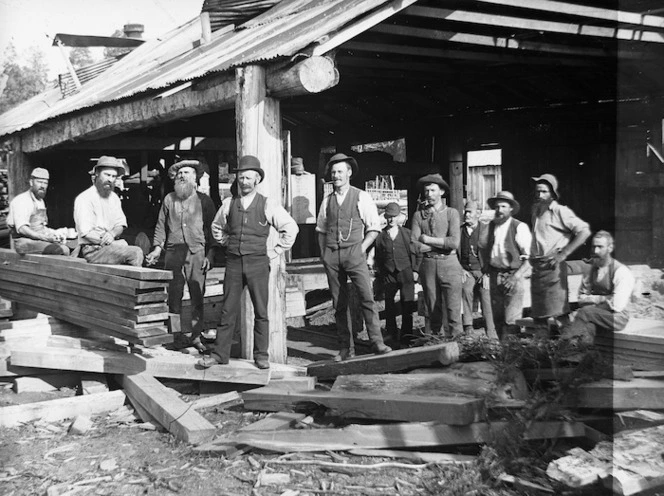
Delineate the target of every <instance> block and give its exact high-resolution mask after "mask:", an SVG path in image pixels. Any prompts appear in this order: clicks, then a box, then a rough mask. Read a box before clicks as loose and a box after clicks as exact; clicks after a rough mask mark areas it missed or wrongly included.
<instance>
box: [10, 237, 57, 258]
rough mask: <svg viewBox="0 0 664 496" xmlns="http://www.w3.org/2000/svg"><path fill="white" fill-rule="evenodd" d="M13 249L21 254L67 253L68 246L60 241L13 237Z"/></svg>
mask: <svg viewBox="0 0 664 496" xmlns="http://www.w3.org/2000/svg"><path fill="white" fill-rule="evenodd" d="M14 250H16V253H20V254H21V255H27V254H37V255H69V252H70V250H69V247H68V246H67V245H65V244H62V243H49V242H48V241H39V240H37V239H30V238H14Z"/></svg>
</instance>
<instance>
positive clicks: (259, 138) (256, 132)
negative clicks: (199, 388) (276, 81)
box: [235, 65, 287, 363]
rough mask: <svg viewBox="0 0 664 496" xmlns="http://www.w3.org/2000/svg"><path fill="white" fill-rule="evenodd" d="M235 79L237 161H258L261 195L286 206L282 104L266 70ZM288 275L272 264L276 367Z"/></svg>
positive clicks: (282, 345)
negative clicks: (270, 93) (272, 94)
mask: <svg viewBox="0 0 664 496" xmlns="http://www.w3.org/2000/svg"><path fill="white" fill-rule="evenodd" d="M235 79H236V83H237V99H236V104H235V121H236V133H237V153H238V157H242V156H243V155H254V156H256V157H258V159H259V160H260V162H261V165H262V167H263V169H264V170H265V179H264V180H263V182H262V183H261V184H260V185H259V187H258V190H259V192H260V193H261V194H263V195H265V196H267V197H270V198H272V199H275V200H277V201H279V202H280V203H281V204H282V205H283V203H284V199H283V198H282V197H281V190H282V188H281V185H282V174H283V171H282V161H283V154H282V141H281V136H282V133H281V108H280V105H279V100H277V99H274V98H269V97H267V96H266V85H265V68H264V67H261V66H256V65H251V66H247V67H241V68H238V69H236V71H235ZM272 235H276V233H275V232H273V233H272ZM285 272H286V264H285V262H284V257H283V255H282V256H279V257H277V258H276V260H273V261H272V262H271V263H270V280H269V291H270V293H269V304H268V315H269V319H270V349H269V352H270V361H272V362H276V363H285V362H286V360H287V352H286V319H285V312H284V306H285V302H286V281H285ZM244 299H245V303H244V304H243V311H244V317H243V323H244V326H243V329H242V342H243V346H242V348H243V356H244V357H245V358H252V355H253V308H252V307H251V301H250V298H248V297H247V295H246V292H245V296H244ZM250 319H251V320H250Z"/></svg>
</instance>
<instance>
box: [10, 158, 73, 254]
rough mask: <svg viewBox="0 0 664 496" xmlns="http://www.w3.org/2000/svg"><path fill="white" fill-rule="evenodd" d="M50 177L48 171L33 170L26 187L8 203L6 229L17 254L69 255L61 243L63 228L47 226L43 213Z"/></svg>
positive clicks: (64, 231)
mask: <svg viewBox="0 0 664 496" xmlns="http://www.w3.org/2000/svg"><path fill="white" fill-rule="evenodd" d="M49 179H50V174H49V172H48V170H46V169H44V168H42V167H37V168H35V169H33V170H32V172H31V173H30V180H29V184H30V188H29V189H28V190H27V191H24V192H23V193H21V194H19V195H16V196H15V197H14V199H13V200H12V201H11V202H10V204H9V213H8V215H7V226H8V227H9V232H10V235H11V239H12V242H13V246H14V250H16V251H17V252H18V253H23V254H27V253H36V254H46V255H69V251H70V250H69V247H68V246H67V245H66V244H65V241H66V239H67V235H66V233H67V229H66V228H64V229H57V230H56V229H51V228H50V227H48V213H47V211H46V203H45V202H44V198H46V190H47V189H48V182H49Z"/></svg>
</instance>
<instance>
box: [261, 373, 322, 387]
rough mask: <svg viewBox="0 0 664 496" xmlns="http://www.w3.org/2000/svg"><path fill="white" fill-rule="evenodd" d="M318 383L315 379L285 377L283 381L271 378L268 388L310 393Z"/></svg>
mask: <svg viewBox="0 0 664 496" xmlns="http://www.w3.org/2000/svg"><path fill="white" fill-rule="evenodd" d="M317 382H318V381H317V380H316V378H315V377H309V376H307V377H286V378H284V379H274V378H271V379H270V382H269V384H268V385H269V386H270V387H271V388H275V389H279V390H281V391H310V390H312V389H314V388H315V387H316V383H317Z"/></svg>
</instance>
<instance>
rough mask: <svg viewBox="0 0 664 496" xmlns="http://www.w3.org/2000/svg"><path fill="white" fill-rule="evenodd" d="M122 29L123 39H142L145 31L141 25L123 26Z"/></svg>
mask: <svg viewBox="0 0 664 496" xmlns="http://www.w3.org/2000/svg"><path fill="white" fill-rule="evenodd" d="M122 29H123V31H124V35H125V38H134V39H138V40H141V39H143V31H145V26H144V25H143V24H125V25H124V27H123V28H122Z"/></svg>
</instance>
